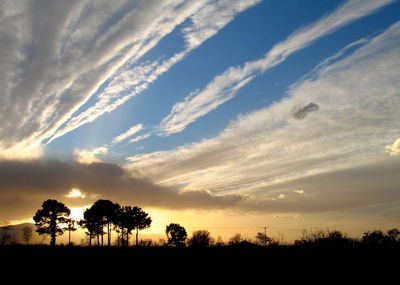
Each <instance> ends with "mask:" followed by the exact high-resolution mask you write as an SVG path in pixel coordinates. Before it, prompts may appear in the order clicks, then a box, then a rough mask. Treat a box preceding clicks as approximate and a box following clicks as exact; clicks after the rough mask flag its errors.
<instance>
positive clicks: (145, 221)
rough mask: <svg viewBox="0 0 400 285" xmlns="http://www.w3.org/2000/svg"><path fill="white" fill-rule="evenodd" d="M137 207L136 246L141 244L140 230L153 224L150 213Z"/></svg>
mask: <svg viewBox="0 0 400 285" xmlns="http://www.w3.org/2000/svg"><path fill="white" fill-rule="evenodd" d="M134 208H136V216H135V220H136V223H135V229H136V246H138V245H139V231H141V230H144V229H147V228H149V227H150V225H151V222H152V220H151V218H150V217H149V216H148V215H149V214H148V213H146V212H145V211H143V210H142V209H141V208H139V207H134Z"/></svg>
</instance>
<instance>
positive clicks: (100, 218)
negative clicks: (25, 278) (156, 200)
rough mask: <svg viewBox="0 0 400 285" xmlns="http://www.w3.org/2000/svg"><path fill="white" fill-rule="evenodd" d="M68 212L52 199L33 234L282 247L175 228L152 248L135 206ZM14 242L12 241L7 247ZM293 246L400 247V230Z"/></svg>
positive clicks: (317, 233) (0, 235) (27, 235)
mask: <svg viewBox="0 0 400 285" xmlns="http://www.w3.org/2000/svg"><path fill="white" fill-rule="evenodd" d="M70 214H71V211H70V209H69V208H68V207H67V206H65V205H64V204H63V203H61V202H58V201H57V200H51V199H49V200H46V201H44V202H43V204H42V208H41V209H39V210H38V211H37V212H36V214H35V215H34V217H33V220H34V221H35V225H36V232H37V233H38V234H39V235H43V236H50V245H55V244H56V238H57V237H58V236H60V235H62V234H63V233H64V232H66V231H67V232H68V244H69V245H71V233H72V232H73V231H76V230H77V227H81V228H82V229H84V230H85V234H86V236H87V239H88V245H89V246H92V245H96V246H105V245H107V246H111V245H112V237H113V234H115V235H116V236H115V240H114V243H113V245H116V246H129V244H130V242H129V238H130V236H131V235H132V232H135V245H136V246H139V245H140V246H172V247H186V246H189V247H213V246H214V247H222V246H231V247H232V246H233V247H277V246H282V245H286V246H288V245H287V244H283V241H282V240H279V239H275V238H272V237H270V236H268V235H267V234H266V232H264V233H261V232H258V233H257V234H256V235H255V237H254V239H252V240H249V239H244V238H242V236H241V234H240V233H237V234H235V235H234V236H232V237H231V238H230V239H229V240H228V242H224V241H223V240H222V238H221V237H218V238H217V239H215V238H214V237H212V236H211V234H210V232H209V231H207V230H197V231H194V232H193V233H192V235H191V236H190V237H188V234H187V232H186V229H185V228H184V227H183V226H181V225H179V224H176V223H171V224H169V225H167V226H166V230H165V234H166V238H167V240H166V241H165V240H163V241H161V242H159V243H155V242H153V241H151V240H147V241H139V232H140V231H141V230H144V229H147V228H149V227H150V226H151V223H152V219H151V217H149V215H148V213H146V212H145V211H144V210H143V209H141V208H140V207H137V206H120V205H119V204H117V203H114V202H112V201H110V200H97V201H96V202H95V203H94V204H93V205H92V206H91V207H90V208H88V209H86V210H85V211H84V213H83V219H81V220H79V221H76V220H74V219H72V218H71V217H70ZM10 227H11V226H10V225H9V224H7V223H6V222H2V223H1V224H0V245H5V244H6V243H7V240H10V241H11V239H10V235H9V230H10ZM21 238H22V240H23V241H24V243H25V244H27V245H28V244H29V242H30V240H31V239H32V229H31V228H29V227H27V226H25V227H24V228H23V229H22V234H21ZM10 243H13V242H10ZM292 246H295V247H310V246H318V247H357V246H387V247H393V246H396V247H400V230H399V229H398V228H393V229H390V230H388V231H386V232H383V231H381V230H375V231H368V232H365V233H364V234H363V236H362V237H361V238H352V237H349V236H348V235H346V234H344V233H342V232H341V231H337V230H333V231H330V230H327V231H324V230H314V231H307V230H304V231H303V233H302V235H301V236H300V237H299V238H298V239H296V240H295V241H294V242H293V244H292Z"/></svg>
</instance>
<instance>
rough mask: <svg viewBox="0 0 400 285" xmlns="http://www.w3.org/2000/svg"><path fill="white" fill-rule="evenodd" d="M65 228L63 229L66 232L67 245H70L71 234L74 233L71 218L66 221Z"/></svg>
mask: <svg viewBox="0 0 400 285" xmlns="http://www.w3.org/2000/svg"><path fill="white" fill-rule="evenodd" d="M66 223H67V227H66V228H65V230H66V231H68V244H69V245H71V232H74V231H76V228H75V223H76V221H75V220H74V219H72V218H68V219H66Z"/></svg>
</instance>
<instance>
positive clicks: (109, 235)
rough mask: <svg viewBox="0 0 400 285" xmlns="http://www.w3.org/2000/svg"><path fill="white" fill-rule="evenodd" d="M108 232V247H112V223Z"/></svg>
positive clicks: (108, 226)
mask: <svg viewBox="0 0 400 285" xmlns="http://www.w3.org/2000/svg"><path fill="white" fill-rule="evenodd" d="M107 228H108V229H107V230H108V235H107V237H108V246H110V245H111V225H110V223H108V225H107Z"/></svg>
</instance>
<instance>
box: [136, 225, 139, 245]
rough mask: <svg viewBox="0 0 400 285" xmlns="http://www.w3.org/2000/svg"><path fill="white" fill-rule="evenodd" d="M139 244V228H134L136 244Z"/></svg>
mask: <svg viewBox="0 0 400 285" xmlns="http://www.w3.org/2000/svg"><path fill="white" fill-rule="evenodd" d="M138 245H139V229H136V246H138Z"/></svg>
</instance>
